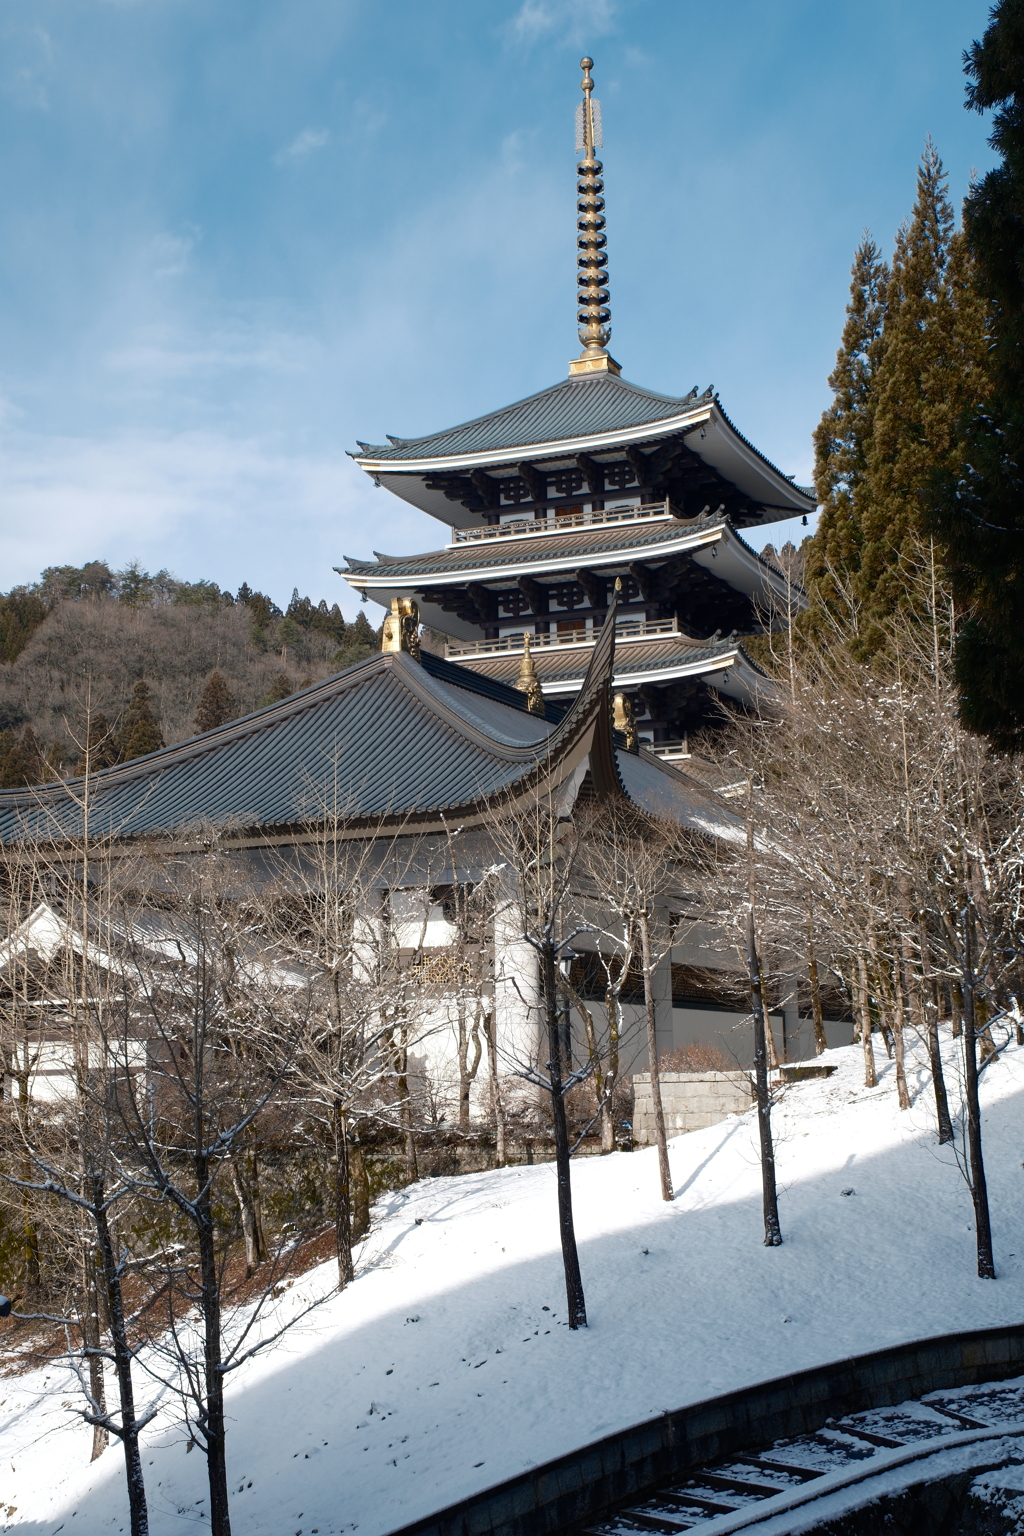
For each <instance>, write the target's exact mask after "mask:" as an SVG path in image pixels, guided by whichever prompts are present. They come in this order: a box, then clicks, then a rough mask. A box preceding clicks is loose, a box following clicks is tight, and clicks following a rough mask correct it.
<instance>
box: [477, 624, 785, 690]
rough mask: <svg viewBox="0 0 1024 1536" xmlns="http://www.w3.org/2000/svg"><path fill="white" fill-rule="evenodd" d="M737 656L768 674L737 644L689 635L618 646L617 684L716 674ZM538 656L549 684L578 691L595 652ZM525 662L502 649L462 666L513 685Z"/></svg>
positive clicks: (579, 649) (574, 649)
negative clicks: (676, 672)
mask: <svg viewBox="0 0 1024 1536" xmlns="http://www.w3.org/2000/svg"><path fill="white" fill-rule="evenodd" d="M737 654H740V655H742V657H743V659H744V660H745V661H746V662H747V664H748V665H749V666H750V667H752V668H753V670H754V671H755V672H757V673H759V674H760V675H761V676H765V674H764V672H763V671H762V669H761V668H760V667H759V666H758V665H757V663H756V662H754V661H752V660H751V658H750V657H749V656H748V655H747V653H746V651H744V649H743V647H742V646H741V645H740V644H739V643H738V642H737V641H736V640H690V639H688V638H687V636H686V635H665V636H660V637H655V638H651V639H649V640H629V641H626V642H625V643H622V642H621V641H620V643H619V644H617V645H616V647H615V680H616V685H618V684H619V683H621V682H624V681H625V680H626V679H627V678H629V677H632V676H634V675H635V676H638V677H642V676H647V675H648V674H649V673H651V672H662V671H665V670H667V669H669V668H672V667H679V668H680V669H684V668H691V667H694V666H698V667H699V666H703V667H705V668H706V669H707V670H709V671H710V670H713V665H714V663H715V662H716V661H718V660H720V659H721V658H723V657H726V656H729V657H735V656H736V655H737ZM532 658H533V664H534V667H535V668H536V671H537V676H538V677H539V678H540V681H541V682H542V683H543V684H545V685H547V684H558V683H565V684H566V685H569V684H574V685H575V686H577V687H578V686H579V683H580V679H581V678H582V676H583V674H584V672H585V671H586V670H587V664H588V662H589V661H590V649H589V647H588V646H583V645H580V646H569V645H552V646H537V648H536V649H535V650H534V651H533V652H532ZM521 660H522V652H521V651H511V652H510V651H497V652H494V653H492V654H491V655H483V656H470V657H467V658H466V660H465V661H464V662H459V663H457V665H458V666H459V667H460V668H461V669H462V670H464V671H467V672H468V671H473V672H477V673H480V674H482V675H483V676H484V677H488V678H493V679H494V680H495V681H496V682H501V683H505V684H507V685H508V686H511V685H512V683H513V682H514V679H515V678H516V677H517V676H518V673H519V664H520V662H521Z"/></svg>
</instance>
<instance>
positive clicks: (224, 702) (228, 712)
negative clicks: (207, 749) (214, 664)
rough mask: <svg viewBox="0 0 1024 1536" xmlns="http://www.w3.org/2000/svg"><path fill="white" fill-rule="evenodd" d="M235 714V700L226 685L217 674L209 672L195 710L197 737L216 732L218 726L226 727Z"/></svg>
mask: <svg viewBox="0 0 1024 1536" xmlns="http://www.w3.org/2000/svg"><path fill="white" fill-rule="evenodd" d="M237 712H238V710H237V705H236V703H235V699H234V697H233V696H232V694H231V693H230V692H229V691H228V685H227V683H226V682H225V681H224V679H223V677H222V676H221V674H220V673H219V672H211V673H210V676H209V679H208V681H207V684H206V687H205V688H204V689H203V693H202V697H201V698H200V700H199V707H198V709H197V710H196V718H195V727H196V733H197V735H202V733H203V732H204V731H213V730H216V728H217V726H218V725H226V724H227V722H228V721H229V720H233V719H234V718H235V715H236V714H237Z"/></svg>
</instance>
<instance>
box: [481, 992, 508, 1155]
mask: <svg viewBox="0 0 1024 1536" xmlns="http://www.w3.org/2000/svg"><path fill="white" fill-rule="evenodd" d="M484 1028H485V1030H486V1033H487V1066H488V1070H489V1073H490V1079H491V1115H492V1117H493V1120H494V1161H495V1163H496V1164H497V1165H498V1167H499V1168H504V1166H505V1156H506V1153H505V1106H504V1104H503V1103H502V1100H501V1082H500V1080H499V1077H498V1031H497V1024H496V1021H495V1017H494V1010H493V1008H492V1009H491V1011H490V1013H488V1015H487V1017H486V1019H485V1020H484Z"/></svg>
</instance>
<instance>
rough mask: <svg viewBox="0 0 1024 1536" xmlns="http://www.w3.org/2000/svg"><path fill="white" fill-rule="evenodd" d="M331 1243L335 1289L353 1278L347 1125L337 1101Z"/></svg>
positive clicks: (343, 1286)
mask: <svg viewBox="0 0 1024 1536" xmlns="http://www.w3.org/2000/svg"><path fill="white" fill-rule="evenodd" d="M334 1246H335V1251H336V1253H337V1255H338V1289H339V1291H343V1290H344V1289H345V1287H346V1285H348V1283H349V1282H350V1281H351V1280H354V1279H355V1269H354V1267H353V1264H352V1186H351V1180H350V1169H349V1148H348V1127H347V1125H346V1124H345V1112H344V1110H343V1109H342V1107H341V1105H340V1104H335V1106H334Z"/></svg>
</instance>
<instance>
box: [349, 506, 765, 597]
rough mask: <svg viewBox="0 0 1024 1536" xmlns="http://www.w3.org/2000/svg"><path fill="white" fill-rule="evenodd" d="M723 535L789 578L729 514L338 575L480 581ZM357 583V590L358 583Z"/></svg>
mask: <svg viewBox="0 0 1024 1536" xmlns="http://www.w3.org/2000/svg"><path fill="white" fill-rule="evenodd" d="M721 538H724V539H726V540H728V541H730V542H731V541H735V543H736V545H738V546H739V548H740V549H741V550H742V551H743V552H744V554H745V555H749V556H750V557H751V558H752V559H753V560H754V561H756V562H757V564H758V565H760V566H762V567H763V568H764V572H765V574H766V575H768V576H773V577H776V578H777V579H778V580H779V581H782V582H785V580H786V578H785V576H784V575H783V573H782V572H781V571H780V570H779V569H778V567H777V566H774V565H772V563H771V561H769V560H766V559H765V558H764V556H763V555H762V554H760V553H759V552H758V551H757V550H755V549H752V548H751V546H750V545H749V544H748V543H747V542H746V540H745V539H743V538H742V537H741V536H740V535H739V534H738V533H737V531H736V529H735V528H734V527H733V526H732V523H731V522H730V521H729V519H728V518H723V517H709V518H706V519H704V518H699V517H698V518H694V519H693V520H692V521H690V522H683V521H681V520H679V519H677V518H669V519H668V520H667V521H665V522H654V521H652V522H649V523H643V522H636V523H628V524H623V523H613V524H611V525H610V526H604V527H602V526H601V525H595V526H592V527H585V528H577V529H570V530H568V531H567V532H565V533H547V534H543V535H540V536H534V537H529V536H524V537H523V538H519V539H515V538H508V539H480V540H479V541H477V542H474V543H466V544H456V545H453V546H451V547H449V548H447V549H437V550H431V551H428V552H427V553H426V554H423V555H408V556H406V557H405V558H402V557H401V556H399V555H395V556H391V555H388V556H387V557H386V558H385V560H384V561H383V562H381V561H378V560H357V559H355V558H354V557H353V556H351V555H346V556H345V560H346V563H347V565H348V570H347V571H343V570H342V569H341V567H340V566H336V567H335V569H336V570H337V572H338V574H339V576H345V577H347V578H348V579H350V580H351V579H352V578H353V577H359V576H376V577H377V578H378V579H379V581H380V583H381V584H383V585H385V586H386V585H389V584H390V583H391V582H392V581H393V580H394V579H395V578H400V579H401V578H405V579H406V580H409V579H412V580H415V579H417V578H419V579H420V580H422V581H424V582H431V581H434V580H436V579H437V578H439V577H440V578H443V579H446V580H448V581H452V580H456V581H457V580H460V579H461V580H464V581H473V580H479V579H480V577H481V576H485V577H487V579H499V578H498V577H494V578H492V577H491V575H490V574H489V573H492V572H497V573H501V572H504V571H507V570H508V569H509V568H510V567H517V566H524V567H526V568H527V569H530V568H533V569H537V570H542V569H543V570H546V569H548V568H549V567H552V566H555V567H558V566H562V565H564V566H565V567H566V568H567V569H569V568H571V567H572V566H573V565H574V564H575V562H577V561H579V560H585V559H589V558H590V557H592V556H594V555H599V556H607V557H619V556H621V558H622V559H624V560H632V559H636V558H638V557H639V558H651V557H653V558H655V559H656V558H657V557H658V554H659V552H660V549H661V547H662V546H664V545H670V546H671V545H674V544H676V545H678V544H679V541H680V540H683V541H686V540H690V541H692V542H691V543H690V544H689V545H687V544H685V543H684V544H683V546H682V547H683V548H687V547H689V548H693V549H694V550H699V549H700V548H701V545H702V543H707V542H711V543H714V542H716V540H718V539H721ZM354 585H356V587H357V588H358V586H359V583H358V582H355V583H354Z"/></svg>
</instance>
